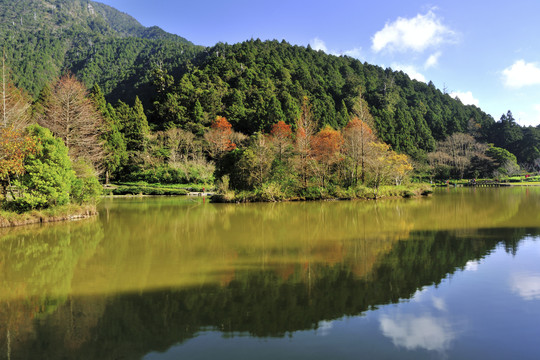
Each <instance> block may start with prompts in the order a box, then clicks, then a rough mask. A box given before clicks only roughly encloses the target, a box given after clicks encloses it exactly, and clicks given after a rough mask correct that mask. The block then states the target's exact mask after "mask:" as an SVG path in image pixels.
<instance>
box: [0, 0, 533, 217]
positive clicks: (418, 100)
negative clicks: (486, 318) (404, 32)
mask: <svg viewBox="0 0 540 360" xmlns="http://www.w3.org/2000/svg"><path fill="white" fill-rule="evenodd" d="M0 20H1V21H0V28H1V29H2V32H1V35H0V37H2V41H3V44H4V45H3V49H2V51H3V59H2V74H1V76H2V79H1V80H2V89H1V94H0V95H1V97H2V99H3V100H4V101H2V104H0V107H1V109H0V110H2V120H3V121H2V134H1V137H2V146H1V152H2V155H1V157H0V161H4V163H3V164H4V165H3V166H2V172H1V173H0V181H1V182H2V188H3V194H4V198H6V196H7V189H12V188H13V187H15V188H17V189H18V190H17V192H13V193H12V194H11V198H24V197H25V196H27V195H24V194H27V193H30V192H31V191H30V189H31V186H30V185H29V183H28V181H30V180H28V179H27V180H23V177H24V176H26V177H29V176H30V172H29V170H28V169H30V168H31V165H30V164H29V163H28V161H30V160H29V159H30V158H32V157H38V154H42V155H43V151H44V150H42V149H41V147H42V146H43V144H46V143H51V144H52V143H54V142H55V141H59V140H61V142H62V145H63V146H65V147H66V148H67V150H62V151H61V152H64V153H65V152H66V151H67V153H68V157H69V161H71V165H70V166H71V170H70V171H72V172H74V173H76V176H75V177H74V178H73V179H79V180H81V179H86V180H84V181H90V180H88V179H89V178H90V177H91V176H90V174H94V175H92V176H94V177H96V176H97V177H99V179H100V181H101V182H103V183H107V184H108V183H109V182H110V181H113V182H117V183H118V182H141V181H142V182H146V183H161V184H186V183H190V184H201V185H203V186H212V185H216V186H217V187H218V189H219V191H220V192H221V193H223V194H229V196H228V198H229V199H235V198H236V197H237V196H238V195H239V196H240V198H241V199H244V200H246V199H248V198H251V199H256V200H267V201H268V200H280V199H285V198H289V199H290V198H302V199H312V198H326V197H330V198H355V197H365V196H368V197H377V196H379V195H380V193H379V191H380V189H381V188H382V187H384V186H385V185H394V186H395V185H401V184H406V183H408V182H410V180H411V178H412V179H416V180H423V181H426V180H434V179H449V178H454V179H460V178H479V177H482V178H487V177H489V178H492V177H494V178H500V177H501V178H502V177H509V176H512V175H516V174H519V173H520V172H522V171H529V172H531V171H537V170H539V165H540V161H539V159H540V153H539V151H540V150H539V149H540V147H539V144H540V129H539V128H538V127H522V126H520V125H518V124H517V123H516V121H515V119H514V118H513V116H512V113H511V111H508V112H507V113H506V114H503V115H502V116H501V118H500V119H499V120H498V121H495V120H494V119H493V118H492V117H491V116H490V115H488V114H486V113H485V112H483V111H482V110H481V109H480V108H478V107H476V106H473V105H463V104H462V103H461V101H460V100H459V99H453V98H452V97H451V96H450V95H449V94H447V93H446V92H445V91H441V90H439V89H437V88H436V87H435V86H434V84H433V83H432V82H429V83H427V84H426V83H423V82H419V81H416V80H411V79H410V78H409V77H408V75H407V74H405V73H403V72H401V71H393V70H392V69H391V68H386V69H384V68H382V67H379V66H375V65H370V64H368V63H362V62H360V61H358V60H356V59H353V58H351V57H348V56H334V55H328V54H325V53H324V52H322V51H315V50H313V49H311V48H310V47H309V46H308V47H302V46H296V45H291V44H289V43H287V42H286V41H284V40H283V41H276V40H274V41H261V40H258V39H251V40H248V41H245V42H242V43H238V44H233V45H229V44H223V43H218V44H216V45H215V46H212V47H208V48H204V47H201V46H196V45H194V44H192V43H191V42H189V41H188V40H186V39H184V38H181V37H179V36H176V35H172V34H168V33H166V32H164V31H163V30H161V29H159V28H157V27H153V28H145V27H143V26H142V25H140V24H139V23H138V22H137V21H136V20H135V19H133V18H131V17H130V16H129V15H126V14H123V13H120V12H118V11H116V10H115V9H113V8H110V7H108V6H106V5H103V4H100V3H95V2H92V1H89V2H88V1H81V0H77V1H65V0H55V1H52V0H24V1H17V2H14V1H8V0H3V1H0ZM68 89H71V90H73V92H70V91H71V90H68ZM67 93H69V94H70V96H73V98H70V97H69V96H67V95H66V94H67ZM63 96H64V98H63ZM65 96H67V97H65ZM71 101H74V102H75V103H76V104H77V111H75V113H74V115H73V116H71V117H70V116H68V117H67V119H62V120H59V117H60V115H59V114H61V112H62V109H65V108H66V106H68V105H67V104H70V102H71ZM69 106H71V105H69ZM71 109H73V108H71ZM62 121H63V122H64V123H63V125H60V124H61V123H62ZM72 122H74V123H72ZM30 124H39V125H31V126H30V127H29V128H27V130H24V128H26V126H27V125H30ZM68 124H69V125H68ZM62 126H63V127H64V128H63V129H62ZM44 128H46V129H49V130H50V131H51V133H48V132H47V130H45V129H44ZM66 129H69V130H66ZM90 130H92V131H90ZM88 131H90V132H88ZM14 139H16V140H14ZM58 139H59V140H58ZM81 139H87V140H88V141H89V142H88V141H87V140H85V141H82V140H81ZM13 144H16V146H14V145H13ZM51 146H52V145H51ZM54 146H57V147H61V145H60V142H59V143H58V145H54ZM40 149H41V150H40ZM40 151H41V152H40ZM51 151H52V150H51ZM15 155H16V156H15ZM40 156H41V155H40ZM8 164H9V165H8ZM66 164H67V162H66ZM83 174H86V175H83ZM66 176H68V175H66ZM69 176H71V175H69ZM24 181H26V183H24ZM73 181H75V180H73ZM81 181H82V180H81ZM84 181H83V183H84ZM23 183H24V184H23ZM59 183H63V184H66V183H69V182H66V181H64V180H60V181H59ZM81 186H82V185H79V187H81ZM88 186H89V187H90V188H92V186H90V185H88ZM93 186H94V187H95V184H94V185H93ZM24 189H27V190H24ZM89 191H90V190H89ZM92 191H94V190H92ZM92 191H90V193H92ZM241 192H244V193H243V194H242V193H241ZM81 196H82V195H81ZM225 197H226V198H227V196H225ZM236 200H238V199H236ZM33 201H34V200H33ZM78 201H80V200H78ZM46 203H47V201H45V200H41V202H39V201H38V202H37V203H35V204H34V203H32V202H31V204H24V205H20V204H19V205H20V206H19V205H18V208H28V207H30V208H32V207H43V206H48V205H45V204H46Z"/></svg>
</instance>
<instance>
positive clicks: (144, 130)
mask: <svg viewBox="0 0 540 360" xmlns="http://www.w3.org/2000/svg"><path fill="white" fill-rule="evenodd" d="M119 107H120V108H122V109H123V110H122V116H121V122H122V125H123V133H124V136H125V138H126V147H127V150H128V151H131V152H133V151H144V150H145V149H146V146H147V145H148V136H149V135H150V127H149V126H148V119H147V118H146V115H145V113H144V107H143V104H142V102H141V100H140V99H139V97H138V96H137V97H136V98H135V103H134V104H133V108H129V106H127V105H126V104H124V103H122V102H120V103H119Z"/></svg>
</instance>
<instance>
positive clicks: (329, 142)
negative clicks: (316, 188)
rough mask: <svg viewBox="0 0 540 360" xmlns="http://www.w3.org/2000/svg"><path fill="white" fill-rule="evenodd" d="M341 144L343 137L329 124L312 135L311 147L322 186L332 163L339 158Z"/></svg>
mask: <svg viewBox="0 0 540 360" xmlns="http://www.w3.org/2000/svg"><path fill="white" fill-rule="evenodd" d="M342 146H343V137H342V136H341V133H340V132H339V131H337V130H334V129H332V128H331V127H330V126H326V127H325V128H324V129H322V130H321V131H319V132H318V133H317V135H315V136H314V137H313V141H312V143H311V148H312V151H313V155H314V157H315V159H316V160H317V161H318V164H319V169H320V174H321V180H322V186H323V187H324V185H325V180H326V179H327V177H328V174H329V173H330V169H331V168H332V165H334V164H335V163H337V162H338V161H339V160H340V159H341V148H342Z"/></svg>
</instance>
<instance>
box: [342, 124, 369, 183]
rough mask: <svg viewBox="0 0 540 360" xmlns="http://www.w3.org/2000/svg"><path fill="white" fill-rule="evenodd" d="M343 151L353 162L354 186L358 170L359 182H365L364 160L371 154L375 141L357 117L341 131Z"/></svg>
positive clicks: (366, 125)
mask: <svg viewBox="0 0 540 360" xmlns="http://www.w3.org/2000/svg"><path fill="white" fill-rule="evenodd" d="M343 138H344V140H345V143H344V151H345V154H346V155H347V156H348V157H349V158H350V159H351V160H352V162H353V178H354V184H357V183H358V168H360V171H361V172H360V173H361V181H362V183H364V182H365V164H366V159H367V158H368V157H369V154H370V153H371V149H372V144H373V143H374V142H375V141H376V140H377V137H376V136H375V134H374V133H373V130H371V128H370V127H369V125H368V124H366V123H365V122H364V121H362V120H360V119H359V118H358V117H355V118H354V119H352V120H351V121H350V122H349V123H348V124H347V125H346V126H345V128H344V129H343Z"/></svg>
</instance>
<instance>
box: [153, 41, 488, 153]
mask: <svg viewBox="0 0 540 360" xmlns="http://www.w3.org/2000/svg"><path fill="white" fill-rule="evenodd" d="M194 64H195V67H194V68H192V69H191V70H190V71H188V72H187V73H185V74H184V75H183V76H182V77H181V78H179V79H176V82H175V83H174V85H170V86H168V87H165V89H162V92H160V93H159V97H158V103H159V104H158V106H157V109H156V116H154V117H153V118H152V121H153V122H154V123H156V124H158V125H160V126H164V127H166V126H183V125H184V124H185V123H187V122H190V121H193V114H194V113H195V112H199V113H200V111H199V110H197V109H198V108H199V105H200V106H202V110H203V112H204V115H205V116H204V119H213V118H215V116H217V115H224V116H226V117H227V119H228V120H229V121H231V123H232V124H233V127H234V128H235V129H236V130H238V131H242V132H244V133H247V134H250V133H253V132H255V131H265V130H266V131H268V130H269V129H270V127H271V126H272V124H274V123H277V122H278V121H280V120H282V121H284V122H285V123H288V124H294V122H295V121H296V118H297V117H298V115H299V113H300V106H301V99H302V98H303V97H304V96H307V97H308V98H309V100H310V102H311V104H312V111H313V116H314V118H315V119H317V121H318V122H319V126H320V127H322V126H324V125H330V126H332V127H333V128H335V129H339V128H342V127H343V126H345V125H346V124H347V122H348V121H349V119H350V116H351V115H352V114H353V113H354V112H355V106H357V104H358V102H359V100H360V98H363V99H365V100H366V101H367V103H368V105H369V110H370V112H371V114H372V115H373V117H374V120H375V124H374V127H375V128H376V129H377V132H378V134H379V136H380V137H381V140H383V141H385V142H387V143H390V144H392V146H393V148H394V149H395V150H396V151H399V152H405V153H407V154H410V155H413V156H415V157H421V154H422V153H424V152H429V151H432V150H433V149H434V148H435V143H436V141H437V140H442V139H444V138H445V137H446V136H448V135H450V134H452V133H454V132H466V131H467V130H468V126H469V122H470V121H473V122H474V123H476V124H480V125H481V129H482V130H484V129H488V128H489V127H490V126H491V125H492V124H493V123H494V120H493V118H492V117H491V116H489V115H487V114H486V113H484V112H483V111H481V110H480V109H479V108H477V107H475V106H464V105H463V104H461V102H459V101H457V100H455V99H452V98H451V97H450V96H449V95H448V94H443V93H442V92H441V91H439V90H437V89H436V88H435V86H434V85H433V84H432V83H429V84H425V83H422V82H418V81H415V80H411V79H410V78H409V77H408V76H407V75H406V74H404V73H403V72H395V71H392V70H391V69H386V70H385V69H383V68H381V67H379V66H374V65H369V64H367V63H364V64H362V63H361V62H360V61H358V60H356V59H353V58H349V57H336V56H332V55H327V54H325V53H323V52H317V51H313V50H312V49H310V48H309V47H308V48H304V47H301V46H292V45H290V44H288V43H286V42H285V41H282V42H277V41H266V42H261V41H259V40H251V41H247V42H243V43H240V44H235V45H225V44H218V45H216V46H214V47H213V48H210V49H208V50H207V51H206V52H205V53H204V54H202V55H201V56H199V57H198V58H197V59H196V60H194ZM158 80H159V79H158Z"/></svg>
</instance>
